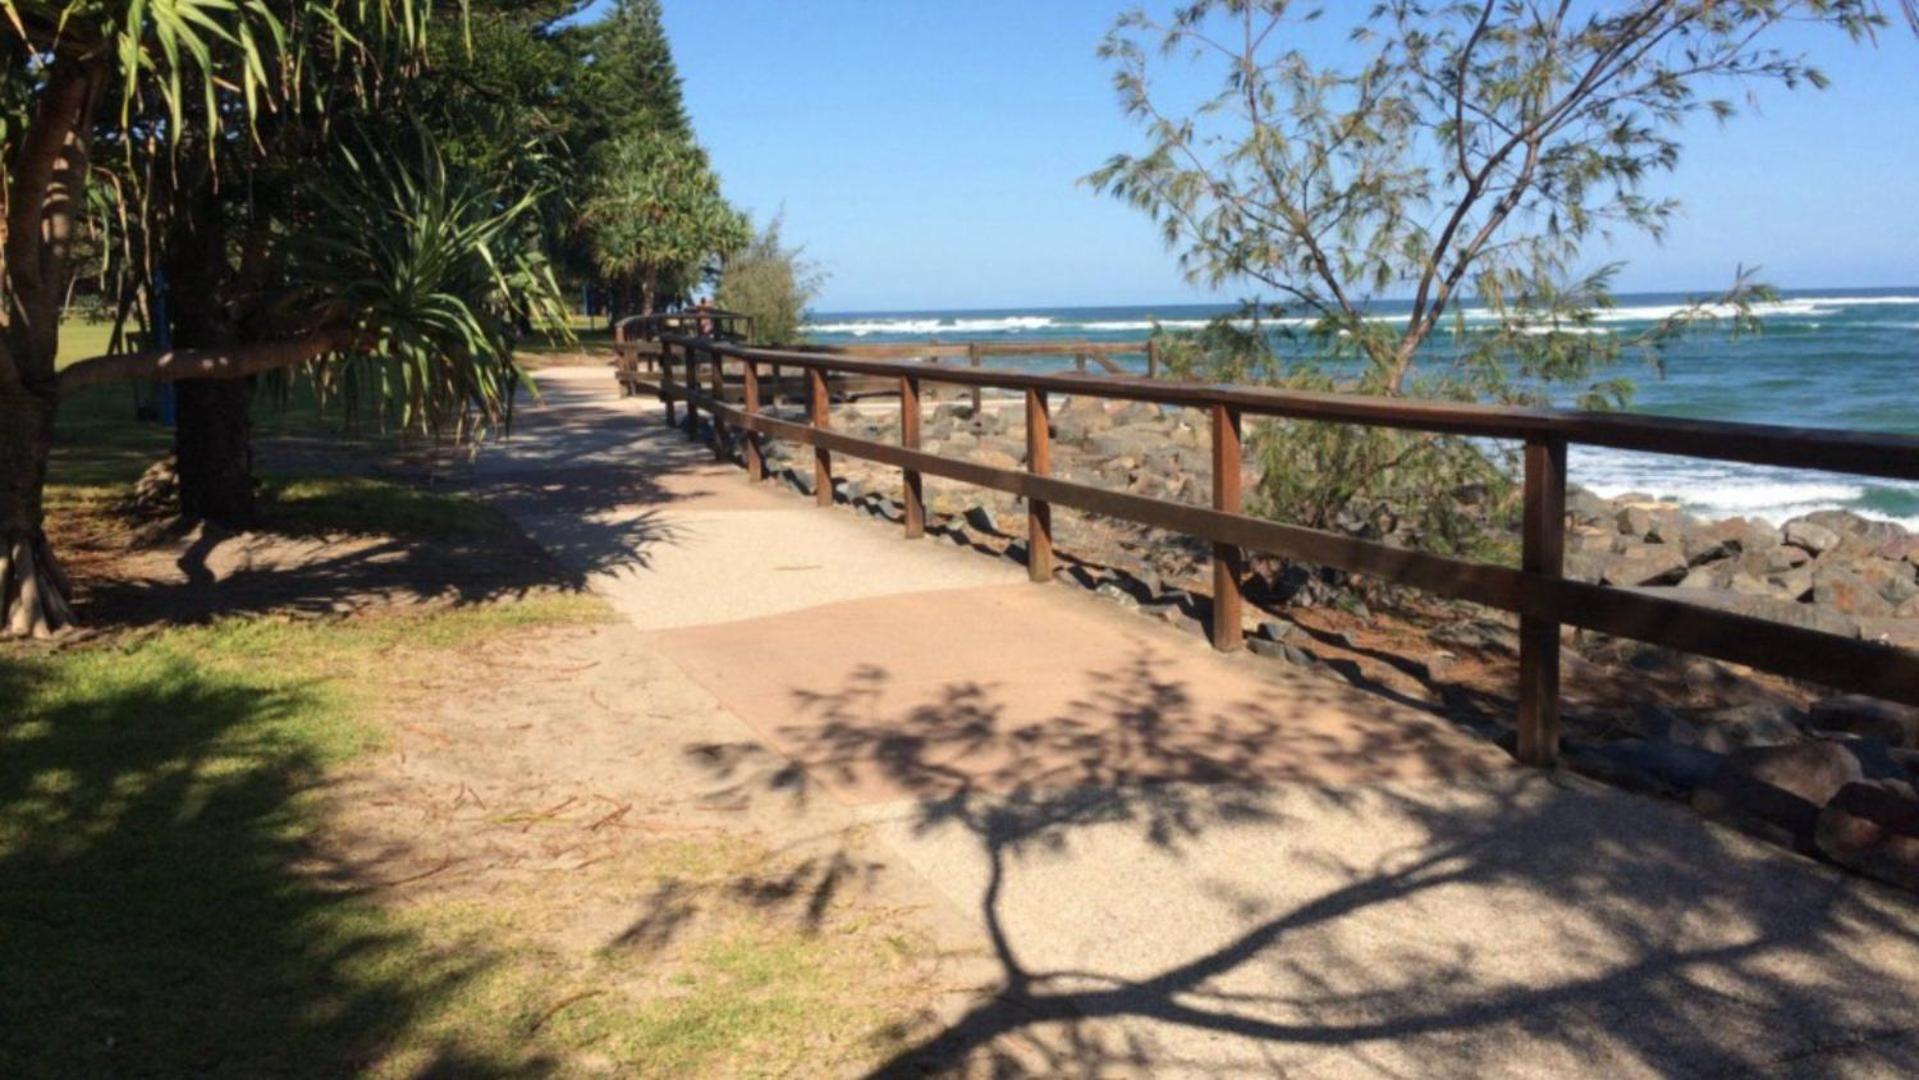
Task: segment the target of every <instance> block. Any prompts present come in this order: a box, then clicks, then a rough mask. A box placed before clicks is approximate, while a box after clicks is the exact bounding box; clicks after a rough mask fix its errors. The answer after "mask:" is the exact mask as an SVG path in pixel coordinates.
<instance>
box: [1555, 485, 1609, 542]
mask: <svg viewBox="0 0 1919 1080" xmlns="http://www.w3.org/2000/svg"><path fill="white" fill-rule="evenodd" d="M1613 509H1614V507H1613V504H1612V503H1611V502H1610V501H1608V500H1606V499H1602V498H1600V497H1599V496H1597V495H1594V494H1593V493H1592V492H1590V491H1587V490H1586V489H1585V488H1582V487H1579V486H1577V485H1574V486H1572V487H1569V488H1567V489H1566V513H1568V514H1570V515H1571V516H1572V519H1573V520H1574V521H1575V522H1577V523H1579V524H1580V525H1595V524H1598V523H1599V522H1601V521H1605V520H1608V519H1610V518H1611V517H1612V514H1613ZM1608 531H1610V530H1608Z"/></svg>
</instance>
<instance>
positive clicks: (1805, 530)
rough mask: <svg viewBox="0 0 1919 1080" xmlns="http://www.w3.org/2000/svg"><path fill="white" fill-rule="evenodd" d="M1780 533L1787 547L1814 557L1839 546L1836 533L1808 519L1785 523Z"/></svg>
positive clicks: (1796, 519)
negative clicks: (1806, 552)
mask: <svg viewBox="0 0 1919 1080" xmlns="http://www.w3.org/2000/svg"><path fill="white" fill-rule="evenodd" d="M1781 533H1782V534H1783V535H1784V537H1785V540H1786V543H1787V544H1788V545H1790V546H1792V547H1796V548H1798V549H1800V550H1801V551H1808V552H1811V553H1812V554H1814V555H1824V554H1825V553H1826V552H1828V551H1831V550H1833V549H1834V548H1836V547H1838V546H1839V540H1840V536H1839V534H1838V533H1836V532H1833V531H1832V530H1831V529H1828V528H1826V527H1825V526H1824V525H1821V524H1819V523H1818V522H1816V521H1812V520H1810V519H1808V518H1794V519H1792V520H1791V521H1788V522H1786V525H1785V528H1784V529H1782V530H1781Z"/></svg>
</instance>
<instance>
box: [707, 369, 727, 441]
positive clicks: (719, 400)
mask: <svg viewBox="0 0 1919 1080" xmlns="http://www.w3.org/2000/svg"><path fill="white" fill-rule="evenodd" d="M706 358H707V359H708V360H710V361H712V363H713V374H712V378H711V379H710V380H709V385H711V386H712V387H713V405H714V409H713V457H714V459H715V460H718V461H724V460H726V421H724V420H722V419H720V410H719V408H718V407H719V406H721V405H724V404H726V358H725V357H724V356H721V355H720V354H719V353H717V352H715V351H713V350H712V349H711V348H709V349H707V350H706Z"/></svg>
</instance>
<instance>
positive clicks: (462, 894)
mask: <svg viewBox="0 0 1919 1080" xmlns="http://www.w3.org/2000/svg"><path fill="white" fill-rule="evenodd" d="M384 702H385V704H384V707H383V708H382V709H381V711H380V715H379V716H378V718H377V719H378V723H379V726H380V728H381V730H382V731H384V732H385V733H386V735H387V736H388V739H389V743H388V745H387V746H386V747H385V748H384V749H382V750H380V751H378V752H375V753H370V754H367V755H364V756H363V757H362V758H360V759H358V761H357V762H356V763H355V764H354V765H353V766H351V767H350V768H348V769H346V770H344V771H341V772H339V773H337V774H336V775H334V776H332V777H331V778H329V780H328V781H327V785H326V789H325V793H324V798H325V799H326V805H327V806H328V807H329V812H328V815H327V816H328V819H329V820H330V821H331V822H332V825H331V827H330V828H329V829H328V830H327V833H326V835H325V836H324V838H323V840H322V842H321V843H320V844H319V845H318V846H317V849H316V852H315V855H314V858H313V860H312V863H311V865H310V866H309V867H308V870H309V871H310V872H312V873H314V874H316V875H319V876H321V877H323V878H324V879H326V880H329V881H332V882H336V883H337V884H338V885H339V886H340V887H341V888H345V889H353V890H362V889H364V890H370V891H371V892H372V893H373V895H375V896H376V897H378V898H379V899H380V901H381V902H382V903H386V904H391V905H394V906H397V907H402V908H465V907H473V908H479V909H484V911H485V912H486V919H487V921H489V922H498V923H501V924H503V925H510V926H511V927H512V928H513V935H514V938H515V940H514V941H513V942H512V943H511V948H512V952H513V955H514V956H515V957H516V958H519V959H518V960H516V962H529V963H538V964H540V965H543V967H544V969H545V971H546V973H547V976H548V981H550V983H551V999H552V1003H553V1004H555V1005H558V1004H560V1003H563V1002H567V1001H569V1000H570V999H574V998H575V995H594V996H596V997H606V998H610V999H611V1002H609V1001H599V1002H598V1003H597V1004H596V1008H599V1009H606V1008H616V1009H617V1008H620V1007H638V1006H639V1005H643V1004H644V1003H645V1002H646V1001H648V1000H650V999H657V998H659V997H660V996H661V995H666V996H669V997H670V996H671V995H672V994H673V993H675V992H676V991H675V990H674V986H675V985H676V979H677V978H678V977H679V976H680V975H681V973H682V972H685V971H687V970H689V967H694V968H696V967H697V957H698V956H699V955H700V954H701V951H702V949H703V948H705V947H706V946H708V945H710V944H711V943H712V942H714V941H716V940H722V939H724V938H726V937H727V936H728V935H730V934H734V933H738V932H740V931H742V930H750V932H751V933H753V934H755V935H765V934H775V935H787V936H789V937H792V938H795V939H798V940H811V941H819V942H824V943H827V945H828V948H827V950H826V952H825V954H824V956H825V958H826V959H824V960H823V961H822V963H824V964H825V965H826V966H827V967H829V968H830V967H832V966H833V965H834V964H839V965H841V966H843V967H844V968H845V969H846V970H844V971H840V972H837V973H835V972H832V971H823V972H821V973H820V974H821V977H822V978H825V979H827V980H828V981H829V982H830V984H831V985H832V986H834V987H836V989H835V990H834V991H833V996H834V1005H835V1007H836V1008H839V1009H842V1010H845V1011H846V1015H849V1016H872V1017H875V1018H880V1017H884V1018H885V1019H886V1023H885V1024H883V1025H881V1026H882V1027H884V1028H885V1029H886V1039H882V1040H881V1041H878V1042H873V1043H870V1044H867V1045H865V1046H860V1045H855V1046H852V1047H839V1048H838V1049H837V1050H835V1051H833V1053H834V1054H837V1055H839V1056H840V1057H841V1058H842V1060H840V1061H839V1062H838V1063H837V1064H836V1065H835V1066H833V1069H834V1071H838V1069H840V1068H842V1067H845V1066H847V1065H853V1064H858V1063H860V1062H859V1059H860V1058H862V1056H868V1055H870V1056H872V1057H878V1056H880V1055H881V1054H882V1052H883V1050H884V1048H885V1042H886V1041H887V1040H892V1039H900V1038H906V1037H909V1036H911V1035H912V1034H914V1033H916V1032H921V1031H923V1030H924V1029H925V1026H926V1025H928V1024H931V1023H933V1022H934V1021H935V1019H936V1018H937V1017H939V1016H943V1015H947V1014H948V1013H949V1012H950V1010H951V1009H953V1008H957V1007H958V1005H959V1004H960V1003H961V1001H962V1000H963V999H964V998H966V997H967V996H968V995H970V994H971V993H972V992H973V991H974V990H976V988H977V987H978V986H980V985H982V984H983V983H984V981H985V980H986V978H987V976H988V975H989V974H990V972H991V970H992V968H991V965H990V964H989V963H987V962H986V961H985V959H984V951H983V949H981V948H980V947H979V946H978V945H977V944H976V943H975V942H974V941H973V940H972V938H973V937H974V936H975V935H976V934H977V930H976V929H975V928H973V927H971V926H970V925H969V924H967V923H965V921H964V920H963V919H961V918H960V917H959V915H958V913H957V912H956V911H953V910H951V908H950V905H948V904H946V902H945V901H943V900H942V899H941V898H939V897H938V896H937V895H935V894H933V893H932V892H931V890H930V887H928V886H927V885H926V884H925V883H924V882H923V881H922V880H921V879H919V878H918V877H917V876H916V875H913V874H911V872H910V871H905V870H902V869H897V868H895V867H893V866H892V865H890V864H889V863H888V862H887V859H888V858H889V856H888V855H887V854H886V853H885V852H884V851H883V850H882V849H880V848H879V846H878V845H877V844H876V843H873V842H870V841H869V840H868V839H867V837H866V836H865V832H864V829H863V827H862V826H861V825H860V824H859V822H858V821H857V820H856V819H855V818H853V817H852V815H851V814H850V812H848V811H847V810H846V809H845V808H844V807H841V806H839V805H838V804H837V803H833V802H831V801H830V800H820V799H818V798H817V797H811V796H801V795H796V796H795V797H794V799H793V800H791V801H790V802H789V801H784V800H778V799H768V798H765V797H764V793H765V792H766V791H768V790H778V788H779V786H780V774H781V772H782V771H783V770H786V769H789V768H790V766H789V765H788V764H787V763H786V762H784V761H782V760H780V759H778V758H777V757H776V756H775V755H773V754H771V753H770V752H768V751H766V750H764V749H763V748H761V747H760V745H759V744H758V743H757V741H755V740H754V739H753V738H752V736H751V734H750V732H749V731H748V730H747V729H746V728H745V726H744V725H743V724H742V723H741V722H740V721H739V720H738V719H737V718H735V717H733V716H731V715H730V714H728V713H727V712H725V711H724V710H723V709H722V708H721V707H720V706H719V705H718V703H717V702H715V701H713V700H712V699H711V698H710V697H709V696H708V695H707V694H706V693H705V691H703V690H701V689H700V688H699V687H697V686H696V685H694V684H693V683H692V682H691V681H690V680H689V679H687V678H686V677H685V676H684V675H682V674H681V673H680V672H679V670H678V669H677V668H676V667H674V666H673V665H672V664H671V663H670V662H669V661H667V660H665V659H664V658H662V657H660V656H659V655H658V654H657V652H656V651H655V650H654V649H653V647H652V645H651V643H650V639H649V638H648V636H647V635H645V634H643V633H641V632H639V631H637V630H634V629H632V628H631V627H628V626H625V625H623V624H609V625H600V626H591V627H571V628H564V629H552V630H543V631H539V632H536V633H532V634H526V635H520V636H516V637H515V638H513V639H510V640H500V641H495V642H493V643H490V644H488V645H485V646H482V647H478V648H476V649H473V650H470V651H468V652H465V653H461V654H449V655H447V656H446V657H445V658H444V659H443V660H441V661H439V662H437V663H435V664H433V665H432V666H431V667H430V668H427V669H425V670H409V671H408V672H407V675H406V677H405V678H404V679H403V680H399V681H396V683H395V684H394V685H393V686H392V688H391V689H390V691H388V692H387V693H386V694H384ZM749 793H751V794H755V795H758V796H760V797H753V798H748V797H746V796H747V795H748V794H749ZM836 975H837V976H838V977H836ZM579 1000H583V999H579ZM529 1004H530V1005H531V1004H534V1003H529ZM554 1049H555V1052H559V1053H562V1054H563V1055H564V1053H565V1047H563V1046H562V1047H556V1048H554ZM822 1060H826V1059H822ZM577 1063H578V1064H582V1065H584V1064H588V1063H587V1062H586V1061H585V1060H584V1059H582V1060H581V1061H580V1062H577ZM821 1063H822V1061H812V1060H809V1062H808V1065H807V1067H808V1068H809V1069H810V1068H813V1067H817V1066H818V1065H820V1064H821Z"/></svg>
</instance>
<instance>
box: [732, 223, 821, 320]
mask: <svg viewBox="0 0 1919 1080" xmlns="http://www.w3.org/2000/svg"><path fill="white" fill-rule="evenodd" d="M784 224H785V219H784V217H782V216H780V215H775V216H774V217H773V219H772V220H771V221H768V222H767V223H766V226H765V227H764V228H762V229H760V230H759V231H758V232H757V233H756V234H755V235H754V237H753V241H752V243H750V244H748V245H746V247H744V248H742V249H741V250H740V251H739V252H738V253H736V254H734V255H733V256H732V257H731V258H729V259H727V261H726V273H725V274H723V275H721V277H720V288H719V292H718V294H717V296H716V297H715V300H716V302H717V303H718V304H719V306H720V308H721V309H723V310H725V311H734V312H738V313H739V314H741V315H747V316H751V317H752V319H753V344H755V345H787V344H793V343H795V342H798V341H800V340H802V333H801V330H800V327H801V324H802V322H803V321H804V319H805V316H806V309H807V307H808V306H809V305H811V304H812V302H813V300H814V299H815V298H816V297H818V296H819V293H820V287H821V285H822V284H824V278H823V277H822V276H821V274H820V271H819V268H818V267H816V266H814V265H813V263H812V262H811V261H810V260H808V259H807V258H806V254H805V252H804V251H802V250H801V249H800V248H797V247H787V246H786V242H785V240H783V239H782V238H781V236H780V231H781V228H782V227H783V226H784Z"/></svg>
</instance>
